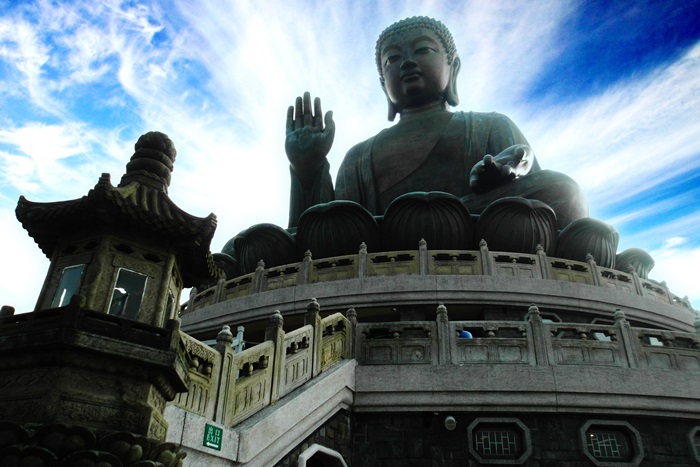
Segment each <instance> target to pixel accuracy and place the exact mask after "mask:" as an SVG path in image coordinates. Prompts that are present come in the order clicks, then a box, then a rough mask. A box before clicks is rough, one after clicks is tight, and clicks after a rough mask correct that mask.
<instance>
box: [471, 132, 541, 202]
mask: <svg viewBox="0 0 700 467" xmlns="http://www.w3.org/2000/svg"><path fill="white" fill-rule="evenodd" d="M534 158H535V155H534V153H533V152H532V148H530V146H528V145H526V144H516V145H513V146H510V147H508V148H506V149H504V150H503V151H502V152H501V153H500V154H498V155H497V156H495V157H494V156H492V155H490V154H487V155H485V156H484V158H483V160H480V161H479V162H477V163H476V164H474V167H472V170H471V172H470V176H469V187H470V188H471V190H472V191H473V192H474V193H484V192H486V191H488V190H491V189H493V188H496V187H499V186H501V185H504V184H506V183H508V182H510V181H511V180H514V179H516V178H518V177H520V176H522V175H527V174H528V173H529V172H530V169H531V168H532V162H533V160H534Z"/></svg>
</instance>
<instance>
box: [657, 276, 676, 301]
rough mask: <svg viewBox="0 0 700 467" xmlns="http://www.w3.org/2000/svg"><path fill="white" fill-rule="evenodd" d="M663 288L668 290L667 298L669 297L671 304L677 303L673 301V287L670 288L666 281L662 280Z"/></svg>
mask: <svg viewBox="0 0 700 467" xmlns="http://www.w3.org/2000/svg"><path fill="white" fill-rule="evenodd" d="M659 285H661V288H663V289H664V292H666V298H668V303H670V304H671V305H675V304H676V302H674V301H673V294H671V289H669V288H668V284H666V281H661V284H659Z"/></svg>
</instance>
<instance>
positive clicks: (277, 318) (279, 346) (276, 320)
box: [265, 310, 285, 404]
mask: <svg viewBox="0 0 700 467" xmlns="http://www.w3.org/2000/svg"><path fill="white" fill-rule="evenodd" d="M283 325H284V318H282V313H280V312H279V310H276V311H275V312H274V313H272V314H271V315H270V322H269V323H268V325H267V328H265V340H266V341H272V342H274V343H275V353H274V354H273V356H274V360H273V362H272V387H271V388H270V404H272V403H273V402H275V401H277V400H278V399H279V398H280V381H281V379H282V373H283V372H284V360H285V359H284V357H285V348H284V330H283V329H282V327H283Z"/></svg>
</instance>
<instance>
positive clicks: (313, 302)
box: [306, 298, 321, 311]
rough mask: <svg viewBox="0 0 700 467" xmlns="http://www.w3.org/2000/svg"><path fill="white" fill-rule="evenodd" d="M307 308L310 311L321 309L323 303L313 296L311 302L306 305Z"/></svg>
mask: <svg viewBox="0 0 700 467" xmlns="http://www.w3.org/2000/svg"><path fill="white" fill-rule="evenodd" d="M306 309H307V310H308V311H312V310H313V311H320V310H321V305H319V304H318V301H316V299H315V298H312V299H311V300H309V304H308V305H306Z"/></svg>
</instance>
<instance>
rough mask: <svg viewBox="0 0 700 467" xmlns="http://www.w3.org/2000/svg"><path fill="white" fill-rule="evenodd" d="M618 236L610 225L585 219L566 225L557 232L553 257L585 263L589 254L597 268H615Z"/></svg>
mask: <svg viewBox="0 0 700 467" xmlns="http://www.w3.org/2000/svg"><path fill="white" fill-rule="evenodd" d="M619 241H620V234H619V233H617V230H616V229H615V227H613V226H612V225H609V224H606V223H605V222H602V221H599V220H596V219H591V218H590V217H586V218H584V219H579V220H577V221H574V222H572V223H571V224H569V225H567V226H566V228H564V230H562V231H561V232H559V237H558V238H557V249H556V254H555V256H558V257H560V258H566V259H571V260H574V261H581V262H585V261H586V255H587V254H588V253H590V254H591V255H592V256H593V258H594V259H595V262H596V264H598V266H602V267H604V268H614V267H615V252H616V251H617V244H618V242H619Z"/></svg>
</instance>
